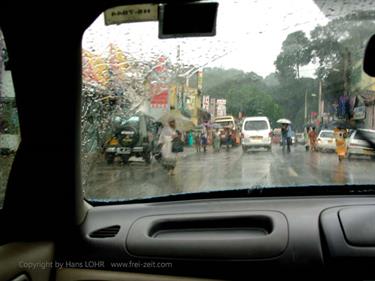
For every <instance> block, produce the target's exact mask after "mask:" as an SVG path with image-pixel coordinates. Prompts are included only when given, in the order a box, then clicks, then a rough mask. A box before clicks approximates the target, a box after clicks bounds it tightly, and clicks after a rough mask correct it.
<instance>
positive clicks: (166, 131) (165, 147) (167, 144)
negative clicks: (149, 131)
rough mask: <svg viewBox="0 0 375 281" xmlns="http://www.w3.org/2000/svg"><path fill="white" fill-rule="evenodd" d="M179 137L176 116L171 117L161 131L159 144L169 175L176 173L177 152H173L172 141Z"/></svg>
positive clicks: (163, 162)
mask: <svg viewBox="0 0 375 281" xmlns="http://www.w3.org/2000/svg"><path fill="white" fill-rule="evenodd" d="M175 138H178V133H177V131H176V121H175V120H174V118H169V119H168V122H167V125H166V126H164V128H163V129H162V131H161V133H160V137H159V142H158V143H159V145H161V155H162V159H161V164H162V166H163V167H164V168H165V169H166V170H168V175H170V176H173V175H175V168H176V164H177V153H173V152H172V141H173V140H174V139H175Z"/></svg>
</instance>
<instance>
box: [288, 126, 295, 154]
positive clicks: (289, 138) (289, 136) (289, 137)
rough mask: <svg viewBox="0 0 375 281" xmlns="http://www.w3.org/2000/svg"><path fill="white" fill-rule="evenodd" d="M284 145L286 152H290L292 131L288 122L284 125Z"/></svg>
mask: <svg viewBox="0 0 375 281" xmlns="http://www.w3.org/2000/svg"><path fill="white" fill-rule="evenodd" d="M286 132H287V133H286V146H287V152H288V153H290V146H291V145H292V142H293V141H292V136H293V131H292V126H291V125H290V124H287V125H286Z"/></svg>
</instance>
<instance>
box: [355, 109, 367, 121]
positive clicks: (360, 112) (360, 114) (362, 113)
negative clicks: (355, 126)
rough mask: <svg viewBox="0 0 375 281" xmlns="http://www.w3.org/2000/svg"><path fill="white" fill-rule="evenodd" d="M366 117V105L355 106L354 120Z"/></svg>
mask: <svg viewBox="0 0 375 281" xmlns="http://www.w3.org/2000/svg"><path fill="white" fill-rule="evenodd" d="M365 118H366V106H358V107H354V110H353V120H363V119H365Z"/></svg>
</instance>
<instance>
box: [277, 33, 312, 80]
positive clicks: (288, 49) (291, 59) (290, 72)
mask: <svg viewBox="0 0 375 281" xmlns="http://www.w3.org/2000/svg"><path fill="white" fill-rule="evenodd" d="M311 57H312V56H311V49H310V41H309V39H308V38H307V37H306V34H305V33H304V32H303V31H296V32H293V33H290V34H288V36H287V37H286V39H285V40H284V42H283V44H282V48H281V53H280V54H279V55H278V56H277V58H276V61H275V66H276V70H277V73H278V75H279V78H280V80H281V81H285V80H290V79H293V78H296V79H299V78H300V68H301V66H303V65H307V64H308V63H309V62H310V61H311Z"/></svg>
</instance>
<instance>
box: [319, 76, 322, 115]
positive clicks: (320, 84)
mask: <svg viewBox="0 0 375 281" xmlns="http://www.w3.org/2000/svg"><path fill="white" fill-rule="evenodd" d="M318 106H319V108H318V118H319V120H320V118H321V117H322V111H323V108H322V80H320V79H319V96H318Z"/></svg>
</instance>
